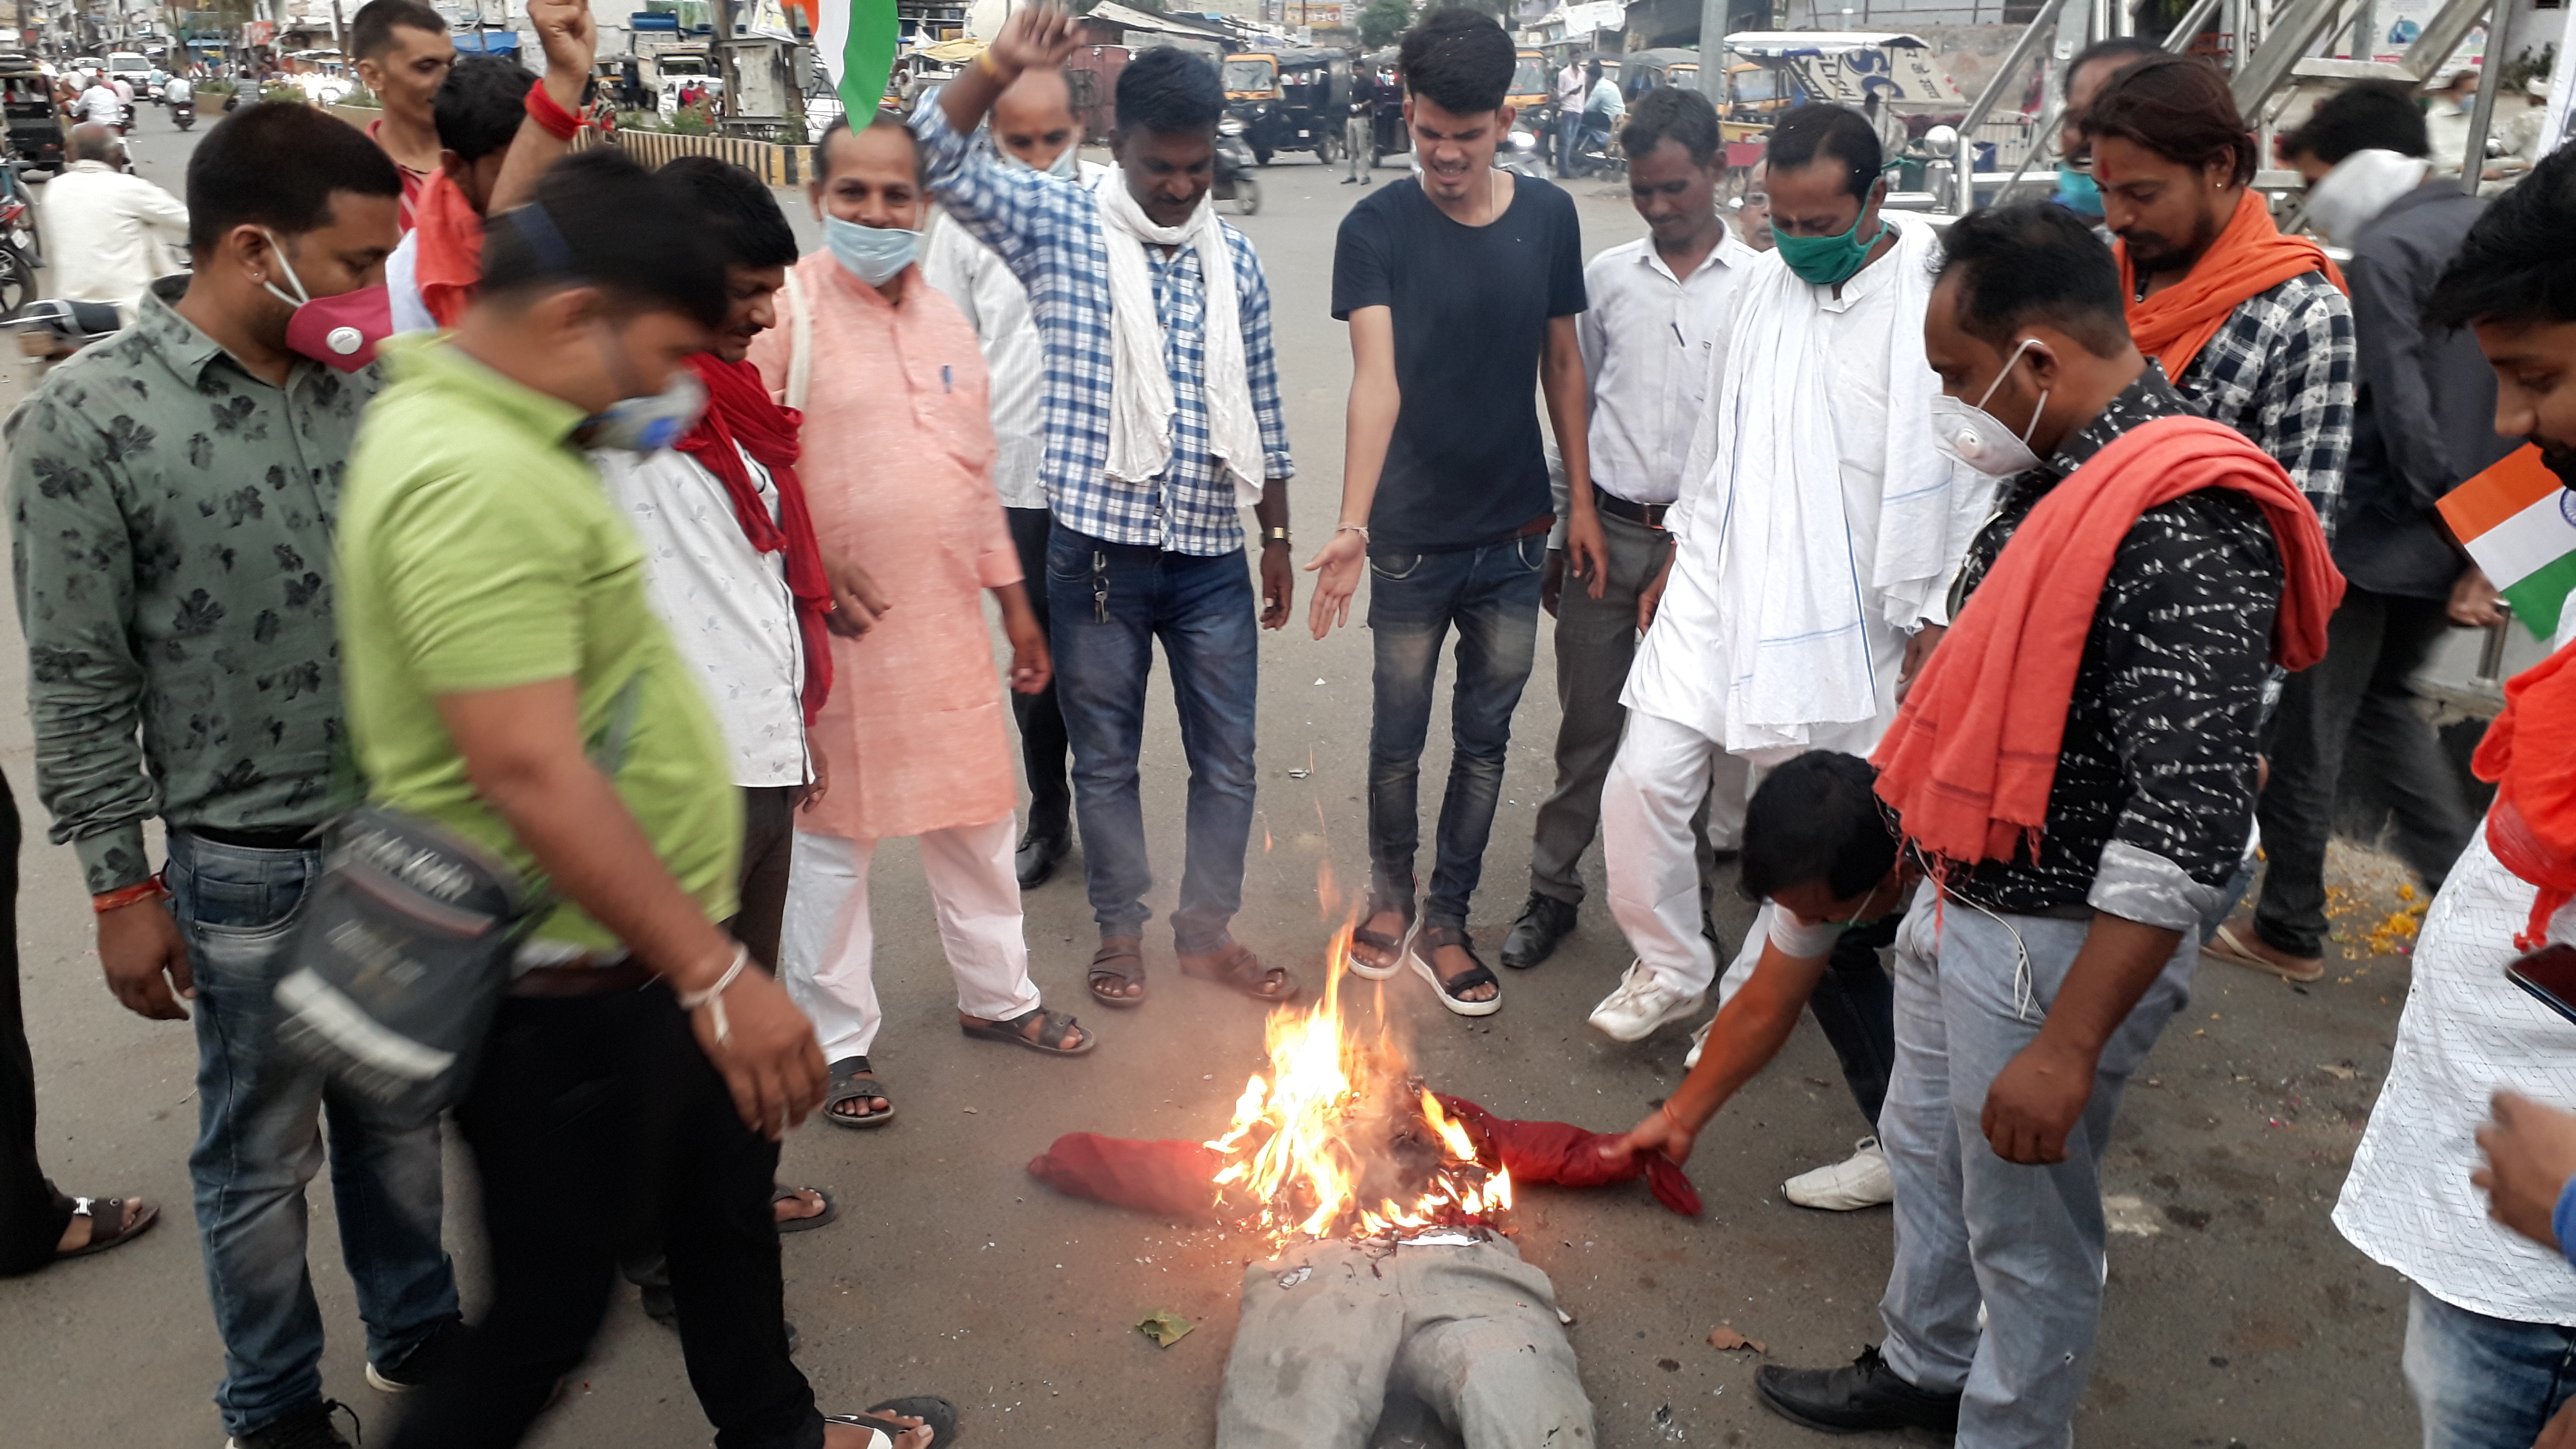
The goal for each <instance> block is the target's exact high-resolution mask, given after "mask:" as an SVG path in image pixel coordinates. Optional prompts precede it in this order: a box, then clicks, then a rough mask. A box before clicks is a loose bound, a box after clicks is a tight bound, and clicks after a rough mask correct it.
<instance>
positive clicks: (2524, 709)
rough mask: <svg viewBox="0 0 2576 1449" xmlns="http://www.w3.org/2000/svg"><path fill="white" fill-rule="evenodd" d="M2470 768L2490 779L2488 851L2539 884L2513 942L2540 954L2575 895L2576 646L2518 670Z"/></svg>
mask: <svg viewBox="0 0 2576 1449" xmlns="http://www.w3.org/2000/svg"><path fill="white" fill-rule="evenodd" d="M2469 770H2470V772H2471V773H2473V774H2475V775H2476V776H2477V777H2478V778H2479V779H2481V780H2491V781H2493V782H2495V787H2496V798H2495V804H2494V805H2493V806H2492V807H2491V808H2489V809H2488V811H2487V848H2488V849H2490V850H2493V851H2494V852H2495V858H2496V863H2497V864H2499V865H2501V866H2503V867H2504V868H2505V869H2507V870H2509V871H2512V872H2513V873H2514V874H2515V875H2517V876H2519V877H2521V878H2522V879H2524V880H2526V881H2529V882H2531V883H2532V884H2533V885H2535V886H2537V887H2539V888H2540V894H2539V896H2538V897H2537V898H2535V899H2534V900H2533V901H2532V903H2531V919H2530V920H2529V921H2527V922H2525V923H2524V925H2523V928H2522V934H2521V935H2518V936H2516V937H2514V941H2513V943H2514V944H2515V945H2516V946H2519V947H2521V948H2522V949H2523V950H2525V951H2537V950H2539V949H2540V948H2541V946H2542V945H2543V944H2545V943H2546V942H2547V941H2548V939H2549V918H2550V917H2551V916H2554V915H2556V914H2558V908H2559V907H2561V906H2563V905H2565V904H2567V902H2568V901H2569V900H2570V899H2576V644H2570V645H2569V646H2567V647H2566V648H2564V649H2561V650H2559V651H2558V652H2557V653H2555V654H2552V655H2550V656H2549V657H2548V658H2547V659H2544V660H2542V661H2540V662H2539V663H2538V664H2535V665H2533V666H2531V667H2530V668H2529V669H2526V670H2524V671H2522V672H2521V673H2520V674H2517V675H2515V676H2514V677H2513V678H2512V680H2511V681H2509V682H2508V683H2507V684H2506V685H2505V687H2504V712H2503V713H2501V714H2498V715H2497V716H2496V717H2495V723H2494V724H2491V725H2489V726H2487V733H2486V738H2484V739H2482V740H2480V741H2478V752H2477V754H2476V755H2475V756H2473V757H2472V758H2471V759H2470V761H2469Z"/></svg>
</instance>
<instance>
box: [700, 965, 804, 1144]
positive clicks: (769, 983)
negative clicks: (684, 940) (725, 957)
mask: <svg viewBox="0 0 2576 1449" xmlns="http://www.w3.org/2000/svg"><path fill="white" fill-rule="evenodd" d="M724 1008H725V1024H726V1026H727V1028H728V1030H729V1033H730V1035H728V1036H727V1038H726V1039H725V1040H724V1041H721V1042H719V1041H717V1040H716V1014H715V1008H714V1006H713V1004H712V1003H710V1004H709V1005H707V1006H702V1007H699V1008H698V1009H697V1010H696V1011H693V1012H690V1013H689V1026H690V1029H691V1030H693V1031H695V1032H696V1033H697V1035H698V1049H699V1050H701V1051H703V1052H705V1053H706V1054H707V1060H708V1061H710V1062H713V1063H715V1068H716V1070H717V1071H718V1072H720V1073H722V1074H723V1076H724V1079H725V1089H726V1090H727V1091H730V1092H732V1093H733V1109H734V1111H735V1112H736V1113H738V1114H740V1115H741V1117H742V1125H744V1126H745V1127H748V1128H750V1129H751V1130H752V1131H754V1132H757V1133H759V1134H761V1135H762V1136H764V1137H766V1138H768V1139H769V1140H770V1141H772V1142H775V1141H777V1140H778V1139H779V1138H780V1137H783V1136H785V1135H786V1132H787V1129H788V1128H790V1127H793V1126H795V1125H796V1124H798V1123H800V1122H802V1121H804V1120H805V1114H806V1113H808V1112H811V1111H813V1110H814V1108H815V1107H816V1106H818V1105H820V1104H821V1102H822V1100H823V1084H824V1081H825V1079H826V1077H827V1075H828V1074H827V1072H826V1071H825V1069H824V1066H823V1048H822V1046H821V1044H819V1043H817V1042H816V1041H815V1040H814V1024H813V1023H812V1022H810V1021H807V1020H806V1019H805V1014H804V1013H803V1012H800V1011H798V1010H797V1009H796V1003H795V1002H793V1001H790V1000H788V999H787V988H786V987H784V986H781V985H779V984H778V979H777V978H776V977H774V976H771V975H770V974H769V973H768V972H766V971H745V972H743V973H742V974H741V975H740V976H737V977H735V978H734V982H733V985H731V986H728V987H726V988H725V993H724Z"/></svg>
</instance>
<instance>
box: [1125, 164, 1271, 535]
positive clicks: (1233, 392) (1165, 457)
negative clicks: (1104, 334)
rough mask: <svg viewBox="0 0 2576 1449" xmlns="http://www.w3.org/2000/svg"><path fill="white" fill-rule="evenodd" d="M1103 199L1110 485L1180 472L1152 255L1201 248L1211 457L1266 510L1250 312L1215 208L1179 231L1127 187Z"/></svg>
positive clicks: (1244, 499) (1239, 496)
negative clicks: (1247, 325) (1246, 320)
mask: <svg viewBox="0 0 2576 1449" xmlns="http://www.w3.org/2000/svg"><path fill="white" fill-rule="evenodd" d="M1092 194H1093V195H1094V196H1097V197H1099V198H1100V225H1101V242H1102V244H1103V247H1104V249H1105V250H1107V252H1108V253H1109V328H1110V331H1111V333H1112V334H1114V335H1113V338H1112V342H1111V352H1110V358H1111V367H1110V374H1109V376H1110V384H1109V476H1110V477H1112V478H1115V479H1117V480H1118V481H1119V482H1122V483H1143V482H1147V481H1149V480H1151V479H1154V478H1159V477H1161V476H1162V475H1163V473H1164V472H1165V471H1166V470H1168V469H1169V468H1170V467H1171V465H1172V414H1173V413H1174V412H1175V411H1176V410H1177V404H1175V403H1174V402H1173V399H1172V376H1171V373H1170V372H1169V371H1168V370H1167V369H1166V368H1165V366H1164V363H1163V319H1162V315H1161V314H1160V313H1159V312H1158V311H1156V309H1155V307H1154V274H1153V272H1152V271H1151V270H1150V268H1149V267H1148V265H1147V263H1146V260H1145V248H1146V247H1148V246H1163V247H1177V246H1189V247H1195V248H1196V249H1197V250H1198V254H1199V293H1200V296H1201V298H1202V299H1203V300H1204V302H1205V306H1204V307H1203V308H1202V313H1203V318H1204V320H1203V321H1202V323H1201V326H1202V328H1203V329H1204V332H1205V337H1204V341H1205V344H1206V345H1205V348H1204V349H1203V350H1204V352H1205V354H1206V359H1207V360H1206V363H1205V369H1206V370H1205V375H1204V376H1202V377H1201V378H1200V380H1199V382H1200V388H1201V390H1202V391H1203V393H1204V394H1205V396H1206V398H1207V410H1208V450H1209V451H1210V452H1212V453H1214V454H1215V455H1216V457H1217V458H1218V460H1219V461H1220V462H1221V463H1222V464H1223V465H1224V467H1225V469H1226V471H1228V472H1230V473H1232V474H1233V475H1234V501H1235V502H1236V503H1237V504H1251V503H1258V502H1260V501H1261V484H1262V473H1263V471H1264V469H1263V467H1262V454H1261V423H1260V420H1259V419H1258V418H1257V417H1255V416H1254V414H1253V411H1252V375H1251V370H1250V368H1249V366H1248V365H1247V363H1246V362H1245V359H1244V351H1243V311H1242V307H1241V305H1240V303H1239V302H1238V301H1237V300H1236V297H1235V291H1234V257H1233V256H1232V254H1231V252H1230V250H1229V248H1228V247H1227V246H1226V242H1225V231H1224V228H1223V227H1221V226H1219V225H1218V224H1217V219H1216V200H1215V198H1214V197H1213V196H1207V197H1202V198H1200V200H1199V209H1198V210H1196V211H1194V212H1192V213H1190V219H1189V220H1188V221H1185V222H1183V223H1181V224H1180V225H1179V226H1172V227H1164V226H1156V225H1155V224H1154V222H1153V220H1152V219H1151V218H1150V217H1148V216H1146V215H1145V209H1144V208H1143V207H1140V206H1138V205H1137V204H1136V198H1135V197H1134V196H1133V195H1131V194H1130V193H1129V192H1128V190H1127V186H1126V183H1125V181H1124V179H1123V178H1118V177H1112V178H1110V179H1109V180H1107V181H1106V182H1104V183H1103V184H1101V185H1100V186H1098V187H1095V188H1094V189H1093V191H1092Z"/></svg>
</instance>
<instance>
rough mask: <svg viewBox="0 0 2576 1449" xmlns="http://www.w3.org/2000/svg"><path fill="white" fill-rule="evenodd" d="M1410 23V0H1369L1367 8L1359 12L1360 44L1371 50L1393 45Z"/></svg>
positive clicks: (1411, 18) (1411, 7)
mask: <svg viewBox="0 0 2576 1449" xmlns="http://www.w3.org/2000/svg"><path fill="white" fill-rule="evenodd" d="M1412 24H1413V6H1412V4H1411V3H1410V0H1369V3H1368V8H1367V9H1365V10H1362V11H1361V12H1360V44H1362V45H1365V46H1367V47H1368V48H1369V49H1371V50H1375V49H1377V48H1378V47H1380V46H1383V45H1393V44H1395V40H1396V37H1397V36H1399V35H1402V34H1403V33H1404V32H1405V29H1406V27H1408V26H1410V25H1412Z"/></svg>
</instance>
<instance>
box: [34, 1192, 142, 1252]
mask: <svg viewBox="0 0 2576 1449" xmlns="http://www.w3.org/2000/svg"><path fill="white" fill-rule="evenodd" d="M125 1207H126V1200H125V1199H124V1198H121V1197H76V1198H73V1199H72V1216H73V1217H76V1218H87V1219H89V1241H88V1242H86V1243H83V1244H81V1245H80V1246H79V1247H77V1248H74V1249H72V1250H71V1251H70V1252H67V1253H66V1252H56V1253H55V1254H54V1261H56V1262H61V1261H63V1260H65V1259H67V1258H86V1257H88V1256H89V1255H90V1254H92V1253H104V1252H106V1251H107V1250H108V1249H110V1248H113V1247H115V1246H117V1245H118V1244H120V1243H129V1242H132V1241H133V1240H134V1239H135V1238H137V1237H140V1236H142V1234H143V1231H144V1229H146V1228H149V1227H151V1226H152V1225H153V1224H154V1223H156V1222H159V1221H160V1220H161V1209H159V1208H158V1207H155V1206H153V1205H152V1204H151V1203H148V1202H145V1201H143V1200H142V1199H141V1198H136V1199H134V1221H132V1222H127V1221H126V1220H125Z"/></svg>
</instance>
